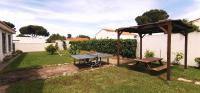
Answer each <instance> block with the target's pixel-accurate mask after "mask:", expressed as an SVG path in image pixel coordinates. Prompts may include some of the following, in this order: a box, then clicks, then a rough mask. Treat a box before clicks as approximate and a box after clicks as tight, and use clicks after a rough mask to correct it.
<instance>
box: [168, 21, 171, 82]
mask: <svg viewBox="0 0 200 93" xmlns="http://www.w3.org/2000/svg"><path fill="white" fill-rule="evenodd" d="M171 33H172V24H171V22H169V23H168V25H167V80H170V79H171V78H170V75H171V70H170V63H171Z"/></svg>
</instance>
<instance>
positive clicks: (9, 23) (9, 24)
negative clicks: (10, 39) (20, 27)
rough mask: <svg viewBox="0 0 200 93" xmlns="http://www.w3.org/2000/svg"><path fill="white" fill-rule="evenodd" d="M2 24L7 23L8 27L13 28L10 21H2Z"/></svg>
mask: <svg viewBox="0 0 200 93" xmlns="http://www.w3.org/2000/svg"><path fill="white" fill-rule="evenodd" d="M2 22H3V23H4V24H6V25H8V26H9V27H10V28H12V29H14V28H15V25H14V24H13V23H11V22H7V21H2Z"/></svg>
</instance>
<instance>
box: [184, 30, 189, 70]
mask: <svg viewBox="0 0 200 93" xmlns="http://www.w3.org/2000/svg"><path fill="white" fill-rule="evenodd" d="M187 50H188V33H187V32H185V60H184V61H185V62H184V68H185V69H187Z"/></svg>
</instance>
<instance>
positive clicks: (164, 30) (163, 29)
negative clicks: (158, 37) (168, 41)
mask: <svg viewBox="0 0 200 93" xmlns="http://www.w3.org/2000/svg"><path fill="white" fill-rule="evenodd" d="M158 27H159V28H160V29H161V30H162V31H163V32H164V33H167V32H168V31H167V30H166V29H165V28H164V27H162V26H158Z"/></svg>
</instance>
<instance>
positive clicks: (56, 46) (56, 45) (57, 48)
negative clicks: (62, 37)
mask: <svg viewBox="0 0 200 93" xmlns="http://www.w3.org/2000/svg"><path fill="white" fill-rule="evenodd" d="M55 48H56V50H57V51H58V50H59V47H58V43H56V44H55Z"/></svg>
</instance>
